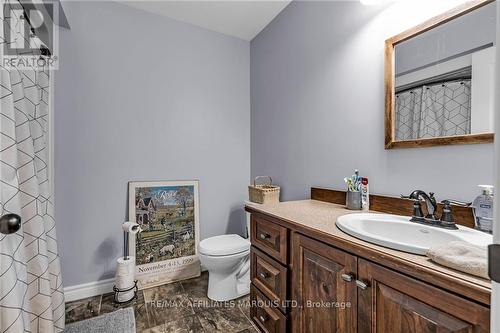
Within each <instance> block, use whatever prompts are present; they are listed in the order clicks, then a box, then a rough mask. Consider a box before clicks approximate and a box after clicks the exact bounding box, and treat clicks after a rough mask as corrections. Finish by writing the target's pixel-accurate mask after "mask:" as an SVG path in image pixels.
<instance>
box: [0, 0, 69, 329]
mask: <svg viewBox="0 0 500 333" xmlns="http://www.w3.org/2000/svg"><path fill="white" fill-rule="evenodd" d="M0 3H1V4H2V7H3V5H4V2H3V1H2V2H0ZM1 19H2V20H1V21H0V24H2V28H0V29H2V30H0V33H1V34H0V37H1V39H0V43H6V42H9V41H7V40H6V37H5V34H4V33H3V32H4V31H3V27H4V25H3V21H4V20H5V19H6V18H4V17H3V13H2V17H1ZM10 28H11V29H13V30H15V29H16V27H15V24H14V26H10ZM11 36H16V35H15V34H13V35H11ZM14 38H15V37H14ZM0 47H3V45H1V44H0ZM49 78H50V72H49V71H48V70H13V69H10V68H9V69H7V68H5V67H3V64H0V215H3V214H7V213H16V214H18V215H20V216H21V218H22V227H21V229H20V230H19V231H17V232H16V233H13V234H10V235H4V234H0V332H1V333H4V332H12V333H20V332H59V331H62V330H63V328H64V315H65V309H64V294H63V286H62V280H61V270H60V264H59V254H58V251H57V243H56V232H55V221H54V207H53V197H52V193H51V186H50V182H51V181H52V180H51V179H49V172H48V165H47V164H48V159H47V149H48V144H49V135H48V132H47V130H48V106H49V104H48V102H49V82H50V81H49Z"/></svg>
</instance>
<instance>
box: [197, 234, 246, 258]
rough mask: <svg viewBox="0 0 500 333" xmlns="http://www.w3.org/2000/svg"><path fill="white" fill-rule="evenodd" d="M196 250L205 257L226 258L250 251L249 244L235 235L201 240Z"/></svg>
mask: <svg viewBox="0 0 500 333" xmlns="http://www.w3.org/2000/svg"><path fill="white" fill-rule="evenodd" d="M198 249H199V251H200V253H201V254H204V255H206V256H228V255H233V254H238V253H242V252H246V251H248V250H250V242H249V241H248V240H247V239H245V238H243V237H241V236H239V235H236V234H232V235H220V236H214V237H210V238H206V239H204V240H202V241H201V242H200V244H199V246H198Z"/></svg>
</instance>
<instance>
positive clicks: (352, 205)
mask: <svg viewBox="0 0 500 333" xmlns="http://www.w3.org/2000/svg"><path fill="white" fill-rule="evenodd" d="M345 201H346V206H347V209H351V210H361V208H362V205H361V191H349V190H348V191H347V194H346V200H345Z"/></svg>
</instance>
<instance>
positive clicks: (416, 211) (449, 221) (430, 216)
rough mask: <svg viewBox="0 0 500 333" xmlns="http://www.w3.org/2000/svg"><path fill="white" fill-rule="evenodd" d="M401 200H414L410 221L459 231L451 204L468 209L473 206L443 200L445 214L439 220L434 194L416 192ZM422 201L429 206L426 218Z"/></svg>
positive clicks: (467, 203)
mask: <svg viewBox="0 0 500 333" xmlns="http://www.w3.org/2000/svg"><path fill="white" fill-rule="evenodd" d="M401 198H403V199H411V200H414V202H413V214H412V217H411V220H410V221H412V222H416V223H422V224H427V225H432V226H435V227H440V228H446V229H458V227H457V226H456V225H455V220H454V218H453V214H452V211H451V204H454V205H458V206H463V207H468V206H470V205H471V204H472V203H470V202H460V201H456V200H443V201H441V203H442V204H443V214H442V216H441V218H438V217H437V215H436V212H437V206H438V205H437V201H436V198H435V197H434V193H433V192H429V194H427V193H425V192H424V191H422V190H415V191H413V192H411V193H410V195H408V196H405V195H401ZM422 199H423V200H424V201H425V204H426V206H427V215H426V216H425V217H424V213H423V212H422V204H421V200H422Z"/></svg>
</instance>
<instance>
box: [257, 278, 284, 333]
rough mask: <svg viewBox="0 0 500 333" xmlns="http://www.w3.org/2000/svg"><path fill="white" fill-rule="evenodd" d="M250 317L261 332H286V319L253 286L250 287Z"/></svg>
mask: <svg viewBox="0 0 500 333" xmlns="http://www.w3.org/2000/svg"><path fill="white" fill-rule="evenodd" d="M250 300H251V305H252V307H251V308H250V317H251V318H252V321H253V322H254V323H255V325H257V327H258V328H259V329H260V331H261V332H264V333H275V332H276V333H284V332H286V317H285V316H284V315H283V314H282V313H281V312H280V311H279V310H278V309H277V308H274V307H272V306H271V301H270V300H269V299H268V298H267V297H266V296H264V294H263V293H261V292H260V291H259V290H258V289H257V288H256V287H255V286H254V285H253V284H252V285H251V286H250Z"/></svg>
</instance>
